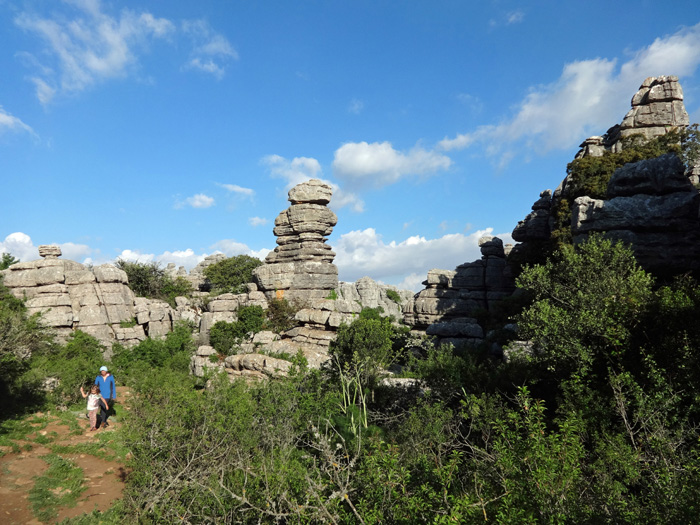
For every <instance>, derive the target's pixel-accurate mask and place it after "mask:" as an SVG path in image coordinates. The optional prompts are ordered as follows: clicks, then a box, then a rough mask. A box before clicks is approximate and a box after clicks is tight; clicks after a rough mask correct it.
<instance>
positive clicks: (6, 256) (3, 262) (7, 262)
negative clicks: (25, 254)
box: [0, 252, 19, 270]
mask: <svg viewBox="0 0 700 525" xmlns="http://www.w3.org/2000/svg"><path fill="white" fill-rule="evenodd" d="M18 262H19V259H16V258H15V257H14V256H13V255H12V254H11V253H7V252H5V253H3V254H2V259H0V270H7V269H8V268H9V267H10V266H12V265H13V264H15V263H18Z"/></svg>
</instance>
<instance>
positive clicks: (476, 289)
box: [403, 236, 515, 345]
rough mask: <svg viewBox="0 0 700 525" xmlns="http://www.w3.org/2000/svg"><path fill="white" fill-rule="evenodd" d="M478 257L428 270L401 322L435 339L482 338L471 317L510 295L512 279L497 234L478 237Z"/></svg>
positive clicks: (469, 341)
mask: <svg viewBox="0 0 700 525" xmlns="http://www.w3.org/2000/svg"><path fill="white" fill-rule="evenodd" d="M479 245H480V248H481V259H479V260H477V261H474V262H471V263H464V264H461V265H459V266H458V267H457V268H456V269H455V270H454V271H450V270H430V271H429V272H428V278H427V279H426V280H425V281H423V285H424V286H426V288H425V289H424V290H422V291H421V292H419V293H418V294H416V295H415V297H414V298H413V299H411V300H410V301H408V303H407V304H406V306H405V308H404V317H403V320H404V322H405V323H406V324H407V325H409V326H411V327H413V328H414V329H416V330H424V331H425V332H426V334H427V335H432V336H434V337H436V338H437V340H438V343H452V344H454V345H463V344H478V343H479V342H481V341H482V340H483V338H484V332H483V329H482V327H481V326H480V325H479V324H478V323H477V321H476V319H474V314H475V313H476V312H477V311H478V310H488V309H489V308H490V307H492V305H493V304H494V303H496V302H498V301H501V300H502V299H504V298H505V297H509V296H510V295H512V293H513V291H514V290H515V281H514V278H513V274H512V271H511V268H510V266H509V265H508V264H507V261H506V247H505V246H504V245H503V241H501V239H499V238H498V237H491V236H486V237H482V238H481V239H480V240H479Z"/></svg>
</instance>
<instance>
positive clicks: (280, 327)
mask: <svg viewBox="0 0 700 525" xmlns="http://www.w3.org/2000/svg"><path fill="white" fill-rule="evenodd" d="M299 309H300V308H299V305H298V304H296V303H290V302H289V301H287V300H286V299H284V298H282V299H277V298H275V299H273V300H272V301H270V302H269V303H268V305H267V322H266V323H265V328H266V329H268V330H272V331H273V332H275V333H278V334H280V333H282V332H286V331H287V330H291V329H292V328H294V327H295V326H296V325H297V322H296V320H295V319H294V317H295V316H296V314H297V312H298V311H299Z"/></svg>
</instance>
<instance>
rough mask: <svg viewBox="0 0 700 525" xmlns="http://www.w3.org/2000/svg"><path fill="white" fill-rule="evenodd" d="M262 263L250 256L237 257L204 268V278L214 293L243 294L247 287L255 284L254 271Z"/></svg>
mask: <svg viewBox="0 0 700 525" xmlns="http://www.w3.org/2000/svg"><path fill="white" fill-rule="evenodd" d="M261 264H262V261H261V260H260V259H257V258H255V257H251V256H250V255H236V256H234V257H229V258H228V259H224V260H223V261H219V262H218V263H215V264H212V265H210V266H207V267H206V268H204V276H205V277H206V278H207V281H208V283H209V284H210V285H211V289H212V292H213V293H215V294H220V293H229V292H230V293H243V292H245V285H246V284H248V283H251V282H253V270H254V269H255V268H257V267H258V266H260V265H261Z"/></svg>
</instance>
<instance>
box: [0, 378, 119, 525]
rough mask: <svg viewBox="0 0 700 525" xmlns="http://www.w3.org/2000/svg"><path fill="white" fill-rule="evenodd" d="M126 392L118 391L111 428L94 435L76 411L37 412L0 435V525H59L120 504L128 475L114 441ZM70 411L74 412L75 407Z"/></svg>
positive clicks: (88, 424)
mask: <svg viewBox="0 0 700 525" xmlns="http://www.w3.org/2000/svg"><path fill="white" fill-rule="evenodd" d="M130 398H131V392H130V391H129V389H128V388H126V387H122V388H120V390H119V399H118V403H117V404H116V406H115V414H114V415H113V416H111V417H110V419H109V422H110V425H109V427H107V428H106V429H100V430H98V431H96V432H91V431H90V422H89V420H88V419H87V417H86V415H85V410H84V408H83V409H81V410H75V409H74V410H67V411H58V410H51V411H48V412H45V413H43V412H39V413H36V414H33V415H30V416H27V417H25V418H24V419H22V420H21V421H13V422H11V425H10V426H11V428H8V427H5V428H4V429H3V431H2V432H0V439H2V441H0V444H1V445H2V446H0V454H3V455H2V456H1V457H0V523H3V524H5V525H14V524H41V523H60V522H62V521H63V520H65V519H67V518H76V517H78V516H81V515H83V514H89V513H91V512H93V511H94V510H98V511H100V512H105V511H107V510H108V509H109V508H110V507H111V506H112V505H114V503H115V502H116V501H118V500H119V499H121V496H122V491H123V489H124V481H125V479H126V477H127V475H128V471H127V469H126V467H125V466H124V457H125V454H126V451H125V450H123V448H122V447H121V445H120V440H119V439H117V436H118V432H119V430H120V428H121V425H122V424H123V421H124V415H125V412H126V411H128V410H129V400H130ZM74 408H75V407H74Z"/></svg>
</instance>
